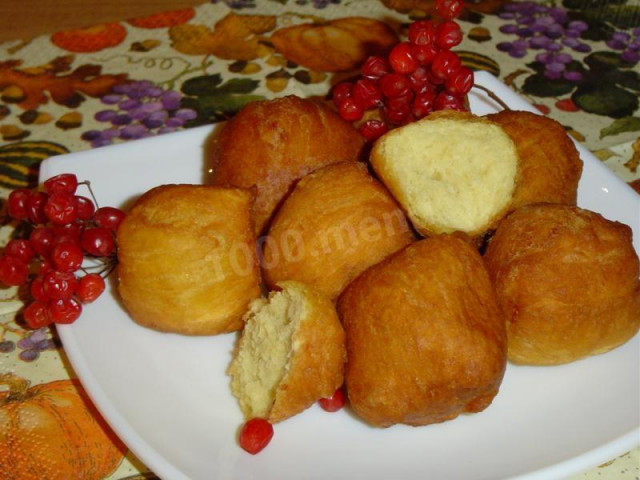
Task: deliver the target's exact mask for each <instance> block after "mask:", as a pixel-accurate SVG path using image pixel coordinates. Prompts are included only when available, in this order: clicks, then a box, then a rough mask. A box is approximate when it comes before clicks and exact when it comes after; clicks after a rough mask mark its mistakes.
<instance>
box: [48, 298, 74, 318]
mask: <svg viewBox="0 0 640 480" xmlns="http://www.w3.org/2000/svg"><path fill="white" fill-rule="evenodd" d="M48 310H49V318H51V320H52V321H53V322H54V323H63V324H68V323H73V322H75V321H76V320H77V319H78V317H79V316H80V314H81V313H82V305H80V302H78V301H77V300H76V299H75V298H61V299H59V300H52V301H51V302H50V303H49V309H48Z"/></svg>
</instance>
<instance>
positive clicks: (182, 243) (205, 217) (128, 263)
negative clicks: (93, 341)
mask: <svg viewBox="0 0 640 480" xmlns="http://www.w3.org/2000/svg"><path fill="white" fill-rule="evenodd" d="M251 202H252V194H251V193H250V192H249V191H247V190H243V189H239V188H222V187H212V186H202V185H163V186H160V187H156V188H153V189H152V190H150V191H148V192H147V193H145V194H144V195H142V196H141V197H140V198H139V199H138V200H137V201H136V202H135V204H134V206H133V208H132V209H131V211H130V212H129V213H128V215H127V216H126V218H125V219H124V221H123V222H122V224H121V225H120V227H119V228H118V232H117V244H118V262H119V264H118V277H119V283H118V291H119V293H120V297H121V298H122V302H123V304H124V306H125V308H126V309H127V311H128V312H129V314H130V315H131V317H132V318H133V319H134V320H135V321H136V322H137V323H139V324H140V325H143V326H146V327H150V328H154V329H157V330H161V331H166V332H175V333H182V334H186V335H212V334H217V333H223V332H230V331H234V330H238V329H240V328H242V326H243V322H242V315H243V314H244V312H245V310H246V308H247V305H248V304H249V302H251V301H252V300H253V299H255V298H257V297H258V296H259V295H260V287H259V284H260V278H259V277H260V272H259V267H258V262H257V256H256V252H255V236H254V234H253V230H252V228H251V222H250V214H249V209H250V205H251Z"/></svg>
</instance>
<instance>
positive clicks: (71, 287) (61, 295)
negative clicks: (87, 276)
mask: <svg viewBox="0 0 640 480" xmlns="http://www.w3.org/2000/svg"><path fill="white" fill-rule="evenodd" d="M77 285H78V280H77V279H76V276H75V275H74V274H73V273H69V272H59V271H57V270H51V271H49V272H47V273H45V274H44V277H43V278H42V291H43V292H44V294H45V295H46V296H47V297H48V298H50V299H52V300H63V299H68V298H71V297H72V296H73V294H74V293H75V291H76V287H77Z"/></svg>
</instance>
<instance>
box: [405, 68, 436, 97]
mask: <svg viewBox="0 0 640 480" xmlns="http://www.w3.org/2000/svg"><path fill="white" fill-rule="evenodd" d="M407 78H408V79H409V82H410V83H411V89H412V90H413V91H414V92H416V93H419V92H421V91H423V90H433V89H435V87H434V86H433V85H432V84H431V82H430V77H429V69H428V68H427V67H419V68H418V69H417V70H416V71H415V72H413V73H412V74H411V75H409V76H408V77H407Z"/></svg>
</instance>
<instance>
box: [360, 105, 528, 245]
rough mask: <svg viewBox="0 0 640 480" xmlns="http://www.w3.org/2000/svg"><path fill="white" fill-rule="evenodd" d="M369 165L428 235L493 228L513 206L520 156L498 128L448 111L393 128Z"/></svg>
mask: <svg viewBox="0 0 640 480" xmlns="http://www.w3.org/2000/svg"><path fill="white" fill-rule="evenodd" d="M370 160H371V165H372V166H373V168H374V170H375V171H376V173H377V174H378V175H379V177H380V179H381V180H382V182H383V183H384V184H385V185H386V186H387V188H388V189H389V190H390V191H391V193H392V194H393V196H394V197H395V198H396V199H397V200H398V202H399V203H400V204H401V205H402V207H403V208H404V209H405V211H406V213H407V215H408V217H409V218H410V219H411V221H412V223H413V225H414V227H415V228H416V230H418V232H420V233H421V234H423V235H426V236H431V235H436V234H440V233H453V232H456V231H460V232H464V233H466V234H468V235H470V236H472V237H477V236H481V235H483V234H484V233H485V232H487V231H488V230H490V229H492V228H494V227H495V225H496V224H497V222H498V221H499V220H500V219H501V218H502V217H503V216H504V215H505V214H506V212H507V211H508V210H509V208H510V205H511V200H512V196H513V193H514V189H515V185H516V182H517V179H518V170H519V166H518V153H517V150H516V147H515V145H514V143H513V141H512V140H511V138H510V137H509V135H507V133H506V132H505V131H504V130H503V129H502V128H501V127H500V126H498V125H497V124H495V123H493V122H491V121H489V120H487V119H485V118H482V117H478V116H475V115H473V114H471V113H466V112H457V111H452V110H444V111H440V112H435V113H433V114H431V115H429V116H428V117H425V118H424V119H422V120H420V121H418V122H415V123H411V124H409V125H405V126H403V127H400V128H397V129H394V130H392V131H390V132H389V133H387V134H386V135H384V136H382V137H381V138H380V139H379V140H378V141H377V142H376V144H375V145H374V148H373V150H372V152H371V158H370Z"/></svg>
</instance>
